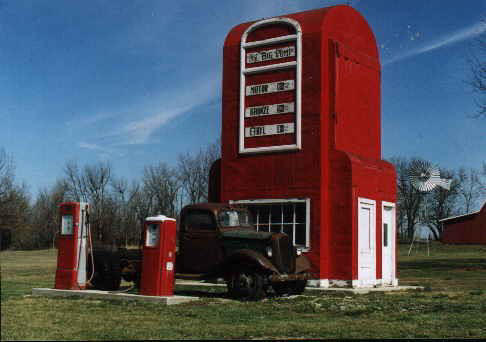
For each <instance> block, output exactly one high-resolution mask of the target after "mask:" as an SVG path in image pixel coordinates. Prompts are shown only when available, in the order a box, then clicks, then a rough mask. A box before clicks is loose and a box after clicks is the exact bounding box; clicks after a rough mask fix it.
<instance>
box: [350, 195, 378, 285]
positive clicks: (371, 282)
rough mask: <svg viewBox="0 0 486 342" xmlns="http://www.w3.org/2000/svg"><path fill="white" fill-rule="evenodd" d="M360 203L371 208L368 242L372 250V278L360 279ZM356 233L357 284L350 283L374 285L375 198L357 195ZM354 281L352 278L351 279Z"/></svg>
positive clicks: (375, 248) (375, 247)
mask: <svg viewBox="0 0 486 342" xmlns="http://www.w3.org/2000/svg"><path fill="white" fill-rule="evenodd" d="M361 204H366V205H369V206H370V207H371V208H370V215H371V217H370V224H371V226H370V229H371V230H372V231H371V232H370V239H372V240H370V241H369V243H370V245H371V246H372V248H371V251H372V264H371V267H372V274H373V276H372V279H360V265H361V263H362V261H361V258H360V254H361V253H360V245H359V241H360V224H359V223H360V221H359V217H360V209H361V208H360V207H361ZM357 220H358V222H357V234H358V250H357V254H358V263H357V264H358V279H357V282H358V283H357V285H356V284H354V283H353V284H352V285H353V287H370V285H371V286H374V285H376V254H377V253H376V250H377V246H376V201H375V200H372V199H369V198H363V197H358V212H357ZM353 282H354V280H353Z"/></svg>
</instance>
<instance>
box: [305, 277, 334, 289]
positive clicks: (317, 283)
mask: <svg viewBox="0 0 486 342" xmlns="http://www.w3.org/2000/svg"><path fill="white" fill-rule="evenodd" d="M307 286H309V287H318V288H325V289H327V288H329V287H330V284H329V279H310V280H308V281H307Z"/></svg>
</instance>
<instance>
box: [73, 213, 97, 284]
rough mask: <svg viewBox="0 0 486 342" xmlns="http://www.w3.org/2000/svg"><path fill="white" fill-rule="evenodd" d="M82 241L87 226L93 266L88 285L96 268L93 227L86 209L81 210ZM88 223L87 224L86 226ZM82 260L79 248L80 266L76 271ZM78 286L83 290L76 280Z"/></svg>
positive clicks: (87, 281)
mask: <svg viewBox="0 0 486 342" xmlns="http://www.w3.org/2000/svg"><path fill="white" fill-rule="evenodd" d="M81 213H82V214H81V234H80V235H81V239H82V238H83V236H84V234H83V233H84V228H85V226H86V229H87V230H88V237H89V250H90V255H91V266H92V269H91V276H90V277H89V279H88V280H86V284H88V283H89V284H91V280H92V279H93V276H94V271H95V266H94V256H93V241H92V240H91V225H90V223H89V214H88V211H87V210H85V209H82V210H81ZM83 213H86V218H87V219H86V220H85V215H83ZM85 221H86V222H85ZM85 223H86V224H85ZM80 259H81V246H80V248H79V251H78V260H77V261H78V265H77V267H76V269H77V270H78V271H79V263H80ZM76 284H77V285H78V287H79V288H81V286H80V285H79V283H78V280H77V279H76Z"/></svg>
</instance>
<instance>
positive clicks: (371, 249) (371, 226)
mask: <svg viewBox="0 0 486 342" xmlns="http://www.w3.org/2000/svg"><path fill="white" fill-rule="evenodd" d="M358 208H359V209H358V286H373V285H375V283H376V260H375V258H376V254H375V251H376V248H375V246H376V209H375V201H373V200H369V199H365V198H359V199H358Z"/></svg>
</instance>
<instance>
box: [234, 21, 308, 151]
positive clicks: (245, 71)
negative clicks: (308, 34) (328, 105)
mask: <svg viewBox="0 0 486 342" xmlns="http://www.w3.org/2000/svg"><path fill="white" fill-rule="evenodd" d="M278 23H286V24H290V25H291V26H293V27H294V28H295V32H296V34H290V35H286V36H280V37H274V38H269V39H264V40H258V41H254V42H247V41H246V39H247V37H248V35H249V34H250V33H251V32H252V31H254V30H256V29H257V28H260V27H262V26H267V25H271V24H278ZM293 41H295V45H296V50H297V53H296V57H295V61H292V62H284V63H276V64H270V65H264V66H260V67H253V68H247V67H246V49H247V48H253V47H259V46H268V45H272V44H276V43H284V42H293ZM240 51H241V55H240V136H239V153H261V152H269V151H286V150H300V149H301V148H302V137H301V131H302V130H301V107H302V106H301V98H302V30H301V28H300V25H299V23H298V22H297V21H296V20H293V19H290V18H271V19H265V20H261V21H258V22H256V23H254V24H252V25H251V26H250V27H248V28H247V29H246V30H245V32H244V33H243V35H242V36H241V49H240ZM290 68H295V69H296V70H295V75H296V76H295V77H296V80H295V81H296V85H295V126H296V127H295V136H296V143H295V144H290V145H277V146H263V147H252V148H246V147H245V97H246V75H250V74H256V73H261V72H266V71H272V70H279V69H280V70H284V69H290Z"/></svg>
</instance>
